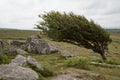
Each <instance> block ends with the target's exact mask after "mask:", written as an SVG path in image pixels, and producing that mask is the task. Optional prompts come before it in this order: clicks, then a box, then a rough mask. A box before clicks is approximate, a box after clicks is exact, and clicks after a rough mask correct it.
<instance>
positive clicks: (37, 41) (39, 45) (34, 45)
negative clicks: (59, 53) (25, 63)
mask: <svg viewBox="0 0 120 80" xmlns="http://www.w3.org/2000/svg"><path fill="white" fill-rule="evenodd" d="M26 49H27V51H28V52H34V53H39V54H49V53H50V47H49V45H48V43H46V42H45V41H44V40H42V39H41V38H40V37H39V36H34V35H33V36H30V37H28V38H27V41H26Z"/></svg>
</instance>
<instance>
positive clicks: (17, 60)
mask: <svg viewBox="0 0 120 80" xmlns="http://www.w3.org/2000/svg"><path fill="white" fill-rule="evenodd" d="M26 63H27V59H26V57H24V56H22V55H18V56H17V57H16V58H15V59H13V60H12V61H11V63H10V64H13V65H18V66H23V65H24V64H26Z"/></svg>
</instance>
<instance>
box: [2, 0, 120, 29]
mask: <svg viewBox="0 0 120 80" xmlns="http://www.w3.org/2000/svg"><path fill="white" fill-rule="evenodd" d="M51 10H55V11H60V12H63V11H65V12H71V11H72V12H74V13H75V14H80V15H84V16H85V17H86V18H87V19H89V20H90V19H93V20H94V21H95V22H96V23H98V24H100V25H101V26H102V27H103V28H120V0H0V28H18V29H33V27H34V24H36V23H37V21H39V18H38V15H39V14H41V13H44V11H46V12H49V11H51Z"/></svg>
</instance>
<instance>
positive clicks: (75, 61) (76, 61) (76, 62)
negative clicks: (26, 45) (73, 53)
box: [65, 57, 89, 69]
mask: <svg viewBox="0 0 120 80" xmlns="http://www.w3.org/2000/svg"><path fill="white" fill-rule="evenodd" d="M88 64H89V61H88V59H87V58H85V57H78V58H68V59H67V60H66V62H65V65H66V66H68V67H78V68H83V69H88Z"/></svg>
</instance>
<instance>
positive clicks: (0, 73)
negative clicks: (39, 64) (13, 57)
mask: <svg viewBox="0 0 120 80" xmlns="http://www.w3.org/2000/svg"><path fill="white" fill-rule="evenodd" d="M0 80H39V76H38V74H37V73H36V72H35V71H33V70H32V69H30V68H23V67H21V66H16V65H11V64H9V65H0Z"/></svg>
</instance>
